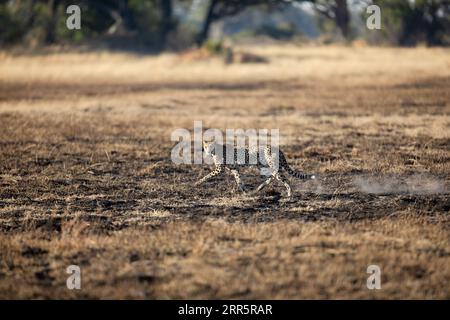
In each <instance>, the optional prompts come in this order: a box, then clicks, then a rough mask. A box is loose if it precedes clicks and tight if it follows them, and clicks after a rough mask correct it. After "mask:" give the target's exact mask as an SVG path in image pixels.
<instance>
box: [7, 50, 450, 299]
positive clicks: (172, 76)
mask: <svg viewBox="0 0 450 320" xmlns="http://www.w3.org/2000/svg"><path fill="white" fill-rule="evenodd" d="M242 49H243V50H246V51H248V52H252V53H255V54H258V55H260V56H263V57H265V58H267V59H268V60H269V63H265V64H233V65H230V66H225V65H224V64H223V63H222V62H221V61H219V60H217V59H209V60H206V61H192V60H189V61H185V60H183V57H182V56H176V55H162V56H155V57H146V56H131V55H124V54H108V53H105V54H59V55H50V56H34V57H30V56H20V57H14V56H10V55H8V54H7V53H2V54H0V297H1V298H314V299H316V298H330V299H334V298H364V299H367V298H414V299H415V298H427V299H431V298H441V299H442V298H444V299H449V298H450V290H449V289H448V288H449V285H448V284H449V282H450V267H449V266H450V243H449V242H450V232H449V231H450V230H449V227H450V225H449V216H448V213H449V210H450V200H449V193H450V192H449V189H448V186H449V181H450V148H449V146H450V130H449V126H450V113H449V111H450V90H449V88H450V58H449V57H450V55H449V53H450V52H449V51H448V50H444V49H424V48H420V49H376V48H339V47H336V48H334V47H327V48H296V47H292V46H279V47H274V46H271V47H262V48H258V49H255V48H242ZM194 120H202V121H203V123H204V127H214V128H220V129H224V128H280V129H281V142H282V145H283V150H284V152H285V153H286V155H287V157H288V159H289V160H290V162H291V164H292V165H293V167H296V168H298V169H303V170H305V171H311V172H317V173H319V175H320V177H321V179H320V181H319V182H316V183H314V182H305V183H300V182H296V183H295V191H294V197H293V199H292V200H290V201H285V200H283V198H280V192H282V191H283V189H282V188H280V186H277V185H273V186H271V187H270V188H268V189H267V190H266V191H265V192H263V193H262V194H261V195H259V196H253V197H250V196H243V195H240V194H239V193H237V192H236V191H235V189H234V186H233V180H232V178H231V177H226V178H223V179H222V180H215V181H212V182H211V183H208V184H206V185H204V186H202V187H201V188H192V183H193V182H194V181H196V180H197V179H198V178H199V177H200V176H202V175H204V174H205V173H206V172H207V171H208V168H207V167H203V166H197V165H192V166H190V165H180V166H177V165H174V164H173V163H172V162H171V160H170V150H171V148H172V147H173V145H174V142H171V141H170V133H171V132H172V130H174V129H176V128H183V127H184V128H188V129H192V127H193V121H194ZM248 173H249V174H248V175H244V177H243V178H244V180H245V182H246V183H247V184H249V185H256V184H257V182H258V181H260V178H259V177H258V176H257V175H256V174H255V172H252V171H249V172H248ZM219 181H223V183H218V182H219ZM71 264H77V265H80V267H81V270H82V290H79V291H70V290H68V289H66V286H65V281H66V277H67V276H68V275H67V274H66V273H65V268H66V267H67V266H68V265H71ZM370 264H377V265H379V266H380V267H381V270H382V289H381V290H376V291H372V290H368V289H367V288H366V286H365V283H366V279H367V276H368V274H367V273H366V268H367V266H368V265H370Z"/></svg>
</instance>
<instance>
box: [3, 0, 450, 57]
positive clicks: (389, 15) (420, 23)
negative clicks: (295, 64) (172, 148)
mask: <svg viewBox="0 0 450 320" xmlns="http://www.w3.org/2000/svg"><path fill="white" fill-rule="evenodd" d="M72 4H76V5H78V6H79V7H80V8H81V25H82V27H81V29H80V30H69V29H68V28H67V27H66V19H67V17H68V14H67V13H66V8H67V7H68V6H69V5H72ZM371 4H377V5H378V6H380V8H381V17H382V29H381V30H376V31H370V30H367V28H366V27H365V21H366V18H367V17H368V14H367V13H366V8H367V6H368V5H371ZM250 10H253V11H256V12H258V14H259V15H260V16H262V17H264V15H268V14H272V13H274V12H278V13H279V14H280V13H281V14H287V13H289V14H291V18H292V13H293V12H294V11H296V10H297V11H298V12H299V14H298V15H294V22H295V23H283V18H281V21H280V19H278V20H275V21H273V20H270V21H272V22H271V23H267V22H266V23H265V24H263V25H262V26H260V27H259V28H258V30H253V33H251V32H250V33H248V34H250V35H265V36H267V37H271V38H276V39H287V40H289V39H292V38H293V37H296V36H299V35H300V36H302V35H303V36H304V37H303V38H302V37H300V38H301V39H306V38H307V36H305V34H308V32H307V31H306V29H308V30H309V29H314V28H316V29H317V30H318V31H319V35H320V36H324V35H326V34H332V35H335V36H336V35H339V36H338V37H333V38H332V39H339V40H340V41H352V40H354V39H358V38H359V39H364V40H366V41H367V42H369V43H375V44H389V45H401V46H413V45H417V44H419V43H420V44H422V43H424V44H427V45H430V46H434V45H449V44H450V32H449V31H450V1H449V0H279V1H276V0H104V1H88V0H77V1H73V0H70V1H66V0H0V45H1V46H3V47H4V46H8V45H23V46H29V47H36V46H42V45H53V44H72V43H86V42H88V43H100V42H106V43H109V44H111V45H114V44H116V45H117V46H119V47H120V46H137V47H142V48H144V47H145V48H149V49H151V50H155V51H160V50H165V49H169V50H177V49H182V48H186V47H189V46H192V45H202V44H204V42H205V41H208V39H209V38H210V37H211V28H212V26H214V25H215V24H217V23H219V22H222V26H223V23H224V21H228V20H227V19H230V17H235V20H236V19H237V18H236V17H239V16H240V15H241V16H242V17H243V18H241V23H240V26H241V27H242V26H243V28H244V29H245V28H246V27H247V28H250V26H249V25H246V23H245V22H246V18H245V14H246V12H247V13H248V12H249V11H250ZM300 11H301V14H300ZM282 17H283V16H282ZM305 17H309V19H308V21H313V24H314V26H308V25H307V24H306V26H305V24H303V25H299V24H298V22H299V21H295V19H296V20H302V19H304V18H305ZM263 20H265V19H264V18H263ZM266 20H267V21H269V19H266ZM242 21H243V22H242ZM305 23H306V22H305ZM241 29H242V28H241ZM224 30H226V28H225V29H224ZM240 34H242V32H240ZM225 36H227V37H228V36H230V37H232V36H233V35H227V34H226V33H223V34H222V37H225Z"/></svg>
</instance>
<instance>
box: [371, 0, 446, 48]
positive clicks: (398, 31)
mask: <svg viewBox="0 0 450 320" xmlns="http://www.w3.org/2000/svg"><path fill="white" fill-rule="evenodd" d="M373 3H374V4H376V5H378V6H380V7H381V8H382V12H383V21H384V24H385V25H386V27H385V29H389V31H390V33H391V34H392V37H393V38H394V39H395V41H396V42H397V43H396V44H399V45H401V46H412V45H416V44H417V42H419V41H424V42H426V44H427V45H429V46H434V45H448V44H449V42H450V39H449V38H448V34H449V33H450V1H449V0H415V1H402V0H373Z"/></svg>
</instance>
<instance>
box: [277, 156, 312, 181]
mask: <svg viewBox="0 0 450 320" xmlns="http://www.w3.org/2000/svg"><path fill="white" fill-rule="evenodd" d="M283 158H284V157H283ZM280 160H284V161H281V163H282V167H283V169H284V170H285V171H286V172H287V173H289V174H290V175H291V176H293V177H295V178H297V179H301V180H315V179H316V175H315V174H310V173H304V172H297V171H295V170H294V169H292V168H291V167H290V166H289V164H288V163H287V161H286V159H285V158H284V159H280Z"/></svg>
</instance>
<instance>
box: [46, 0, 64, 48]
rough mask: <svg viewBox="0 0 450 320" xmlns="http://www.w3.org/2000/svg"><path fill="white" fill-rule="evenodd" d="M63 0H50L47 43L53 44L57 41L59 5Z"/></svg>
mask: <svg viewBox="0 0 450 320" xmlns="http://www.w3.org/2000/svg"><path fill="white" fill-rule="evenodd" d="M60 2H61V0H49V1H48V10H49V21H48V24H47V30H46V32H45V43H46V44H52V43H54V42H55V32H56V25H57V23H58V6H59V4H60Z"/></svg>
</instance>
